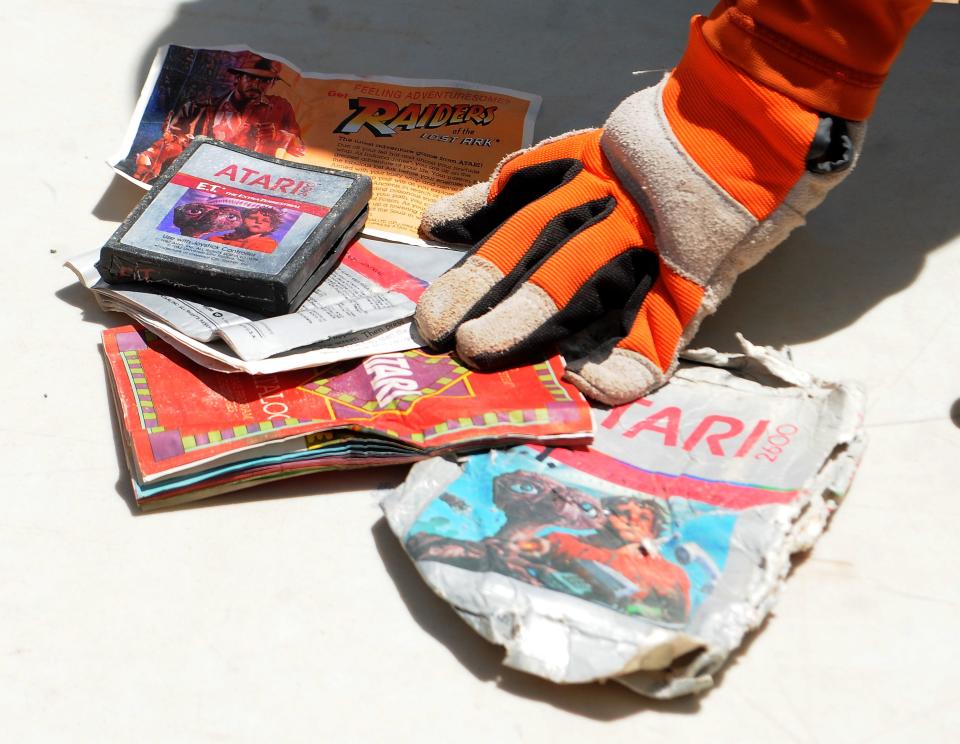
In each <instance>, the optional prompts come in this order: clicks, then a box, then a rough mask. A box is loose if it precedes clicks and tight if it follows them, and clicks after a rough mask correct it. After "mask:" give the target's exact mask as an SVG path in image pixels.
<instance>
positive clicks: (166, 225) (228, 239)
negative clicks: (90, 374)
mask: <svg viewBox="0 0 960 744" xmlns="http://www.w3.org/2000/svg"><path fill="white" fill-rule="evenodd" d="M371 190H372V187H371V181H370V179H369V178H368V177H367V176H363V175H360V174H358V173H351V172H349V171H341V170H334V169H331V168H320V167H317V166H312V165H306V164H303V163H293V162H290V161H287V160H280V159H278V158H273V157H270V156H268V155H262V154H259V153H255V152H252V151H250V150H246V149H244V148H241V147H237V146H236V145H230V144H227V143H223V142H218V141H216V140H212V139H209V138H205V137H198V138H196V139H195V140H194V141H193V143H192V144H191V145H190V146H189V147H188V148H187V149H186V150H184V151H183V153H182V154H181V155H180V156H179V157H178V158H177V159H176V160H175V161H174V162H173V163H171V164H170V166H169V167H168V168H167V169H166V170H165V171H164V172H163V174H162V175H161V176H160V178H158V179H157V180H156V181H155V182H154V185H153V188H152V189H151V190H150V192H149V193H148V194H147V196H145V197H144V198H143V200H142V201H141V202H140V203H139V204H138V205H137V207H136V209H134V210H133V212H132V213H131V214H130V215H129V216H128V217H127V219H126V220H124V222H123V224H122V225H120V227H119V228H118V229H117V231H116V232H115V233H114V234H113V235H112V236H111V238H110V239H109V240H108V241H107V243H106V245H104V247H103V249H102V250H101V252H100V261H99V262H98V263H97V270H98V271H99V272H100V275H101V276H102V277H103V278H104V280H105V281H107V282H111V283H127V282H136V283H148V284H157V285H163V286H166V287H173V288H175V289H177V290H180V291H182V292H185V293H188V294H192V295H203V296H207V297H213V298H216V299H218V300H221V301H223V302H227V303H229V304H233V305H237V306H240V307H246V308H250V309H252V310H256V311H257V312H260V313H263V314H264V315H280V314H284V313H289V312H292V311H294V310H296V309H297V307H299V306H300V304H301V303H303V301H304V300H305V299H306V298H307V297H308V296H309V295H310V294H311V293H312V292H313V290H314V289H316V287H317V285H318V284H319V283H320V282H321V281H322V280H323V279H324V277H326V276H327V274H329V273H330V271H331V270H332V269H333V268H334V266H335V265H336V263H337V260H338V259H339V258H340V255H341V254H342V253H343V251H344V250H345V249H346V247H347V245H348V244H349V243H350V242H351V241H352V240H353V239H354V238H355V237H356V236H357V235H358V234H359V232H360V230H361V229H362V227H363V224H364V222H365V220H366V217H367V212H368V207H367V202H368V201H369V200H370V195H371Z"/></svg>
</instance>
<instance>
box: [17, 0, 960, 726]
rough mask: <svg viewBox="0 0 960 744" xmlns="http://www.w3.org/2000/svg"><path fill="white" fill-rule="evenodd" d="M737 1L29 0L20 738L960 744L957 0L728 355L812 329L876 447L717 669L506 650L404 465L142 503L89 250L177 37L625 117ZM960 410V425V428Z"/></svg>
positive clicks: (766, 270) (20, 440)
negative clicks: (534, 658) (455, 569)
mask: <svg viewBox="0 0 960 744" xmlns="http://www.w3.org/2000/svg"><path fill="white" fill-rule="evenodd" d="M707 9H708V6H707V5H706V4H703V5H701V4H699V3H693V2H679V1H678V0H660V1H658V2H639V1H638V0H616V1H609V2H580V3H574V2H565V1H563V0H556V2H537V3H527V2H518V1H517V0H472V1H470V2H465V1H464V0H452V1H448V2H426V1H425V0H405V2H394V1H393V0H376V1H371V2H367V1H364V0H356V1H354V2H345V3H334V2H323V1H318V2H307V1H306V0H261V1H259V2H227V1H226V0H197V1H196V2H185V3H178V2H174V1H173V0H154V1H153V2H149V3H147V2H142V1H141V0H69V1H68V0H34V1H33V2H27V3H13V2H6V3H3V8H2V10H0V20H2V24H0V33H2V35H3V48H4V54H3V58H4V60H5V62H6V64H5V76H4V81H5V90H6V94H5V96H4V103H3V114H2V116H0V142H2V147H3V157H2V163H3V177H2V178H0V192H2V198H0V204H2V205H3V208H2V212H3V222H4V224H6V228H5V231H4V235H5V236H6V238H5V241H4V243H5V249H4V252H3V261H4V265H5V266H6V267H7V268H6V270H5V271H4V276H5V279H4V282H3V286H4V291H3V295H2V296H3V298H4V300H5V301H6V305H5V310H4V312H3V314H2V316H3V320H4V323H3V332H2V338H3V347H2V348H3V352H2V359H3V363H2V372H0V381H2V382H0V395H2V400H3V408H4V411H5V414H4V416H5V417H4V424H3V425H2V426H0V437H2V439H0V443H2V447H0V484H2V495H3V504H4V508H3V511H2V515H0V730H2V734H0V737H2V739H3V740H4V741H17V742H20V741H46V740H56V741H95V742H103V741H132V740H137V741H159V742H169V741H178V742H179V741H230V742H234V741H266V740H272V741H397V742H406V741H410V742H422V741H439V740H443V741H480V742H486V741H494V740H499V741H531V742H540V741H571V742H572V741H576V742H581V741H610V742H613V741H625V742H626V741H629V742H637V741H642V740H649V737H651V736H655V737H657V740H659V741H678V742H685V741H714V742H725V741H734V742H743V741H756V742H780V741H784V742H790V741H796V742H838V741H842V742H886V741H891V742H892V741H898V742H899V741H902V740H908V741H916V742H921V741H922V742H930V741H957V740H958V739H957V738H956V737H957V735H958V734H957V732H958V730H960V686H958V683H957V670H958V669H960V651H958V649H960V643H958V641H957V637H958V631H960V619H958V614H957V603H958V600H960V581H958V575H960V560H958V556H960V534H958V526H960V498H958V497H960V493H958V481H960V428H958V425H960V403H958V402H957V401H958V399H960V332H958V322H957V314H958V311H960V299H958V298H960V237H958V233H960V207H958V199H957V197H958V194H960V191H958V189H957V183H958V180H957V174H958V173H960V146H958V142H960V105H958V100H960V99H958V96H957V90H958V88H957V80H958V79H960V55H958V53H957V49H958V47H957V41H958V39H960V11H958V10H957V8H956V6H951V5H938V6H934V7H933V9H932V10H931V11H930V13H929V14H928V15H927V16H926V17H925V18H924V19H923V20H922V22H921V23H920V25H919V26H918V27H917V28H916V30H915V32H914V34H913V35H912V37H911V38H910V40H909V42H908V45H907V48H906V50H905V52H904V53H903V56H902V58H901V61H900V63H899V64H898V65H897V67H896V68H895V70H894V72H893V74H892V76H891V78H890V80H889V83H888V85H887V87H886V89H885V91H884V93H883V95H882V97H881V100H880V104H879V106H878V107H877V110H876V114H875V117H874V121H872V122H871V131H870V134H869V137H868V142H867V148H866V155H865V157H864V159H863V161H862V165H861V167H860V168H858V170H857V172H856V173H855V174H854V175H853V176H852V177H851V178H850V179H849V180H848V181H847V182H846V183H845V184H844V185H843V186H842V187H841V188H840V189H839V190H838V191H837V192H836V193H835V194H834V195H832V197H831V199H830V200H828V202H827V203H826V204H825V205H824V206H823V207H822V208H821V209H820V210H819V211H818V212H816V213H815V214H814V215H813V217H812V219H811V220H810V224H809V226H808V227H807V228H805V229H804V230H802V231H800V232H798V233H797V234H795V235H794V236H792V237H791V238H790V240H789V241H788V242H787V243H786V244H785V245H783V246H782V247H780V248H779V249H778V250H777V251H776V252H775V253H774V255H772V256H771V257H770V258H768V259H767V260H766V261H765V262H764V263H763V264H761V265H760V266H759V267H758V268H756V269H754V270H753V271H751V272H749V273H748V274H747V275H746V276H745V277H744V278H743V279H742V280H741V282H740V283H739V285H738V286H737V288H736V290H735V291H734V296H733V297H732V298H731V299H730V300H729V301H728V302H727V303H726V305H725V306H724V307H723V308H722V309H721V311H720V313H719V314H718V315H717V316H716V317H715V318H714V319H712V320H710V321H709V322H708V323H707V324H706V325H705V327H704V329H703V331H702V332H701V336H700V341H702V342H704V343H709V344H711V345H715V346H720V347H723V348H727V349H733V348H734V342H733V333H734V332H735V331H738V330H739V331H742V332H743V333H744V334H745V335H746V336H747V337H748V338H750V339H751V340H753V341H754V342H757V343H766V344H790V345H792V346H793V347H794V349H795V353H796V357H797V359H798V361H799V362H800V363H801V365H804V366H806V367H807V368H809V369H812V370H813V371H815V372H817V373H819V374H822V375H824V376H829V377H835V378H853V379H858V380H861V381H862V382H863V383H864V384H865V385H866V387H867V390H868V393H869V397H870V403H869V411H868V418H867V423H868V428H869V432H870V445H869V448H868V451H867V455H866V458H865V460H864V462H863V465H862V467H861V469H860V473H859V475H858V476H857V479H856V482H855V484H854V487H853V489H852V491H851V493H850V495H849V498H848V500H847V502H846V503H845V504H844V506H843V508H842V509H841V510H840V511H839V512H838V513H837V515H836V517H835V518H834V520H833V523H832V525H831V527H830V529H829V530H828V532H827V533H826V535H825V536H824V537H823V538H822V539H821V541H820V542H819V543H818V544H817V546H816V548H815V549H814V550H813V552H812V553H811V554H810V555H809V557H807V558H806V559H805V560H803V561H802V562H801V563H800V565H799V566H798V567H797V568H796V570H795V571H794V572H793V574H792V575H791V577H790V579H789V580H788V581H787V584H786V588H785V591H784V592H783V594H782V598H781V600H780V602H779V604H778V606H777V608H776V611H775V613H774V615H773V616H772V617H771V618H770V620H769V621H768V622H767V623H765V625H764V626H763V627H762V628H761V630H760V632H758V633H756V634H754V635H752V636H751V637H750V638H749V639H748V641H747V642H746V644H745V647H744V649H743V651H742V653H739V654H738V655H737V656H736V657H734V659H733V660H732V662H731V663H730V665H729V667H728V669H727V671H726V672H725V673H724V674H723V675H722V677H721V679H720V680H719V684H718V686H717V687H716V688H714V689H713V690H712V691H710V692H709V693H707V694H705V695H703V696H701V697H699V698H697V699H687V700H681V701H678V702H673V703H651V702H649V701H646V700H644V699H642V698H639V697H637V696H634V695H633V694H631V693H629V692H628V691H626V690H625V689H623V688H621V687H620V686H618V685H616V684H607V685H600V684H595V685H580V686H570V687H558V686H555V685H552V684H550V683H547V682H544V681H541V680H539V679H536V678H533V677H530V676H527V675H524V674H522V673H519V672H514V671H511V670H508V669H504V668H502V667H501V665H500V656H501V654H500V651H499V650H498V649H497V648H495V647H493V646H490V645H488V644H486V643H485V642H484V641H482V640H481V639H480V638H479V637H477V636H475V635H474V634H473V632H472V631H470V630H469V629H468V628H467V627H466V625H464V624H463V623H462V622H461V621H460V620H459V619H458V618H457V617H456V616H455V615H454V613H453V612H452V611H451V610H450V609H449V608H448V607H447V606H446V605H445V604H444V603H443V602H441V601H440V600H438V599H436V598H435V597H434V596H433V595H432V594H431V593H430V592H429V591H428V590H427V589H426V588H425V586H424V585H423V584H422V583H421V581H420V580H419V578H418V576H417V574H416V572H415V570H414V569H413V567H412V566H411V564H410V562H409V561H408V560H407V558H406V557H405V555H404V553H403V552H402V550H401V549H400V547H399V545H398V543H397V541H396V540H395V539H394V538H393V536H392V535H391V534H390V532H389V530H388V529H387V527H386V525H385V523H384V521H383V520H382V518H381V516H380V511H379V508H378V506H377V495H376V493H375V491H376V489H377V488H380V487H383V486H385V485H390V484H395V483H397V482H398V481H399V480H400V479H401V478H402V477H403V473H404V471H403V469H391V470H382V471H366V472H362V473H354V474H350V475H335V474H334V475H327V476H322V477H310V478H305V479H301V480H297V481H292V482H288V483H286V484H282V485H277V486H270V487H265V488H261V489H257V490H253V491H250V492H247V493H245V494H244V495H243V496H239V497H233V498H222V499H218V500H216V501H215V502H213V503H211V504H209V505H205V506H199V507H195V508H184V509H178V510H171V511H167V512H163V513H155V514H149V515H145V516H141V515H139V514H137V513H136V509H135V508H133V507H131V496H130V488H129V484H128V479H127V478H128V476H127V473H126V468H125V466H124V463H123V457H122V453H121V449H120V442H119V439H118V431H117V427H116V425H115V424H114V422H113V420H112V409H111V404H110V401H109V397H108V388H107V384H106V381H105V376H104V369H103V363H102V361H101V357H100V351H99V349H98V343H99V337H100V332H101V331H102V329H103V328H105V327H109V326H115V325H120V324H123V323H124V322H125V319H124V318H123V317H122V316H119V315H113V314H106V313H103V312H101V311H99V310H98V309H97V307H96V306H95V304H94V302H93V301H92V299H91V298H90V297H89V296H88V295H87V294H86V293H85V291H84V290H82V289H81V288H79V286H78V285H77V284H76V283H75V282H74V280H73V276H72V274H70V272H68V271H67V270H66V269H64V268H62V266H61V264H62V262H63V261H64V260H65V259H66V258H67V257H69V256H71V255H73V254H75V253H79V252H82V251H86V250H89V249H92V248H96V247H99V246H100V245H101V244H102V242H103V241H104V240H105V239H106V238H107V237H108V236H109V235H110V234H111V232H112V231H113V229H114V227H115V226H116V224H117V223H118V222H119V221H120V220H121V219H122V218H123V217H124V216H125V215H126V213H127V212H128V211H129V209H130V208H131V207H132V206H133V205H134V203H135V202H136V200H137V199H138V198H139V196H140V195H141V192H140V191H139V190H138V189H137V188H136V187H134V186H131V185H130V184H128V183H126V182H124V181H122V180H121V179H119V178H117V177H115V176H114V175H113V174H112V172H111V171H110V170H109V169H108V168H107V166H106V165H105V164H104V161H105V159H106V157H107V156H109V155H110V154H111V153H112V152H113V151H114V149H115V148H116V147H117V145H118V144H119V141H120V138H121V136H122V135H123V132H124V129H125V127H126V125H127V120H128V117H129V115H130V113H131V111H132V108H133V105H134V102H135V100H136V96H137V94H138V91H139V87H140V84H141V82H142V79H143V77H144V75H145V73H146V69H147V66H148V64H149V60H150V59H151V58H152V56H153V53H154V50H155V48H156V46H157V45H158V44H160V43H166V42H180V43H186V44H202V43H209V44H225V43H248V44H250V45H252V46H253V47H255V48H257V49H260V50H263V51H267V52H274V53H276V54H279V55H281V56H284V57H286V58H288V59H290V60H291V61H293V62H295V63H297V64H298V65H299V66H301V68H302V69H305V70H311V71H319V72H338V73H352V74H381V75H396V76H406V77H416V76H421V77H434V78H438V77H439V78H448V79H463V80H472V81H476V82H482V83H487V84H492V85H501V86H505V87H509V88H515V89H519V90H526V91H530V92H535V93H539V94H541V95H542V96H543V109H542V112H541V115H540V118H539V121H538V123H537V129H536V133H537V137H538V138H541V137H545V136H549V135H554V134H558V133H560V132H562V131H565V130H568V129H573V128H582V127H585V126H591V125H595V124H599V123H600V122H602V121H603V119H604V117H605V115H606V113H607V112H609V111H610V110H611V109H612V108H613V106H614V105H615V104H616V103H617V102H618V101H619V100H621V99H622V98H623V97H624V96H625V95H627V94H628V93H630V92H631V91H632V90H634V89H636V88H638V87H642V86H643V85H644V84H646V83H647V82H653V80H654V79H655V77H656V76H657V75H658V73H654V74H653V77H636V76H632V75H631V72H632V71H634V70H648V69H663V68H667V67H670V66H672V65H673V64H674V63H675V62H676V60H677V58H678V55H679V53H680V51H681V49H682V46H683V44H684V42H685V38H686V33H687V19H688V18H689V16H690V14H691V13H692V12H693V11H695V10H702V11H706V10H707ZM951 408H952V409H953V419H952V420H951Z"/></svg>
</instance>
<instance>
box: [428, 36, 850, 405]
mask: <svg viewBox="0 0 960 744" xmlns="http://www.w3.org/2000/svg"><path fill="white" fill-rule="evenodd" d="M700 23H702V19H694V23H693V27H692V29H691V36H690V42H689V45H688V48H687V51H686V53H685V55H684V58H683V60H682V61H681V63H680V64H679V65H678V67H677V68H676V69H675V70H674V71H673V72H672V73H671V74H670V75H669V76H668V77H667V78H665V79H664V81H663V82H661V83H660V84H659V85H657V86H655V87H653V88H649V89H647V90H643V91H640V92H639V93H636V94H634V95H632V96H630V97H629V98H627V99H626V100H625V101H624V102H623V103H622V104H620V106H619V107H618V108H617V109H616V110H615V111H614V112H613V114H612V115H611V116H610V118H609V119H608V120H607V122H606V124H605V125H604V127H603V128H602V129H594V130H588V131H582V132H573V133H570V134H567V135H562V136H560V137H556V138H554V139H551V140H547V141H545V142H542V143H541V144H539V145H537V146H536V147H533V148H531V149H529V150H525V151H521V152H518V153H515V154H514V155H511V156H508V157H507V158H506V159H505V160H504V161H503V162H502V163H501V164H500V166H499V167H498V169H497V171H496V172H495V173H494V175H493V177H492V178H491V179H490V181H489V182H488V183H483V184H477V185H475V186H472V187H470V188H468V189H465V190H464V191H461V192H459V193H457V194H454V195H452V196H450V197H447V198H446V199H443V200H441V201H440V202H438V203H437V204H435V205H433V206H432V207H431V208H430V209H429V210H428V211H427V213H426V215H425V216H424V219H423V223H422V226H421V230H422V231H423V233H424V234H425V235H426V236H428V237H430V238H433V239H436V240H439V241H442V242H447V243H453V244H467V245H470V246H473V247H472V250H471V251H470V252H469V253H468V255H467V256H466V257H465V259H464V260H463V261H462V262H461V263H460V264H458V266H457V267H455V268H453V269H452V270H450V271H449V272H447V273H446V274H444V275H443V276H442V277H440V278H439V279H438V280H437V281H435V282H434V283H433V284H432V285H431V286H430V287H429V288H428V289H427V291H426V292H424V294H423V296H422V298H421V300H420V303H419V305H418V307H417V312H416V322H417V327H418V329H419V331H420V333H421V335H422V336H423V337H424V339H425V340H426V341H427V342H428V343H429V344H430V345H431V346H434V347H438V348H439V347H446V346H450V345H452V344H453V343H455V344H456V348H457V351H458V353H459V355H460V356H461V358H462V359H463V360H464V361H466V362H467V363H468V364H471V365H474V366H477V367H479V368H482V369H483V368H497V367H504V366H508V365H513V364H519V363H523V362H525V361H528V360H531V359H534V358H537V357H542V356H543V355H544V354H547V353H550V352H551V351H552V350H553V349H555V348H559V349H560V350H561V351H562V352H563V354H564V356H565V358H566V361H567V372H566V376H567V378H568V379H569V380H571V381H572V382H573V383H574V384H575V385H577V387H579V388H580V389H581V390H582V391H583V392H584V393H585V394H586V395H588V396H589V397H591V398H594V399H596V400H599V401H601V402H603V403H607V404H610V405H619V404H623V403H627V402H629V401H632V400H634V399H636V398H638V397H640V396H642V395H644V394H645V393H646V392H648V391H649V390H651V389H652V388H655V387H657V386H659V385H661V384H662V383H663V382H665V381H666V379H667V378H668V377H669V375H670V374H671V373H672V372H673V370H674V368H675V367H676V364H677V354H678V353H679V351H680V350H681V349H682V348H683V347H684V346H685V345H686V344H687V343H688V342H689V341H690V339H691V338H692V337H693V335H694V333H695V332H696V330H697V328H698V327H699V325H700V322H701V321H702V320H703V318H704V317H706V316H707V315H709V314H710V313H712V312H714V310H715V309H716V308H717V305H718V304H719V303H720V301H721V300H723V299H724V298H725V297H726V296H727V294H728V293H729V292H730V289H731V287H732V285H733V282H734V280H735V279H736V277H737V276H738V275H739V274H740V273H741V272H743V271H744V270H746V269H748V268H750V267H751V266H753V265H754V264H755V263H756V262H757V261H759V260H760V259H761V258H762V257H763V256H764V255H766V254H767V253H768V252H769V251H770V250H771V249H772V248H773V247H774V246H775V245H776V244H777V243H779V242H781V241H782V240H783V239H784V238H785V237H786V236H787V234H788V233H789V232H790V231H791V230H792V229H793V228H795V227H797V226H798V225H800V224H802V223H803V221H804V220H803V216H804V215H805V214H806V213H807V212H808V211H809V210H810V209H812V208H813V207H814V206H816V205H817V204H819V203H820V202H821V201H822V200H823V198H824V196H825V195H826V193H827V191H828V190H829V189H830V188H831V187H833V186H834V185H836V184H837V183H838V182H839V181H840V180H841V179H842V178H843V177H844V176H845V175H846V173H847V172H848V171H849V167H848V166H850V165H852V163H853V161H854V159H855V155H856V153H857V151H858V150H859V147H860V144H861V141H862V137H863V133H864V129H865V127H864V126H863V125H862V124H855V123H848V122H845V121H843V120H840V119H835V118H830V117H825V116H820V115H818V114H817V113H816V112H814V111H812V110H810V109H808V108H806V107H804V106H802V105H801V104H799V103H797V102H795V101H793V100H792V99H789V98H787V97H786V96H785V95H783V94H781V93H779V92H777V91H775V90H773V89H771V88H768V87H766V86H764V85H762V84H760V83H759V82H757V81H755V80H752V79H751V78H749V77H748V76H747V75H746V74H745V73H744V72H743V71H741V70H740V69H739V68H736V67H734V66H733V65H731V64H730V63H729V62H727V61H726V60H724V59H723V58H722V57H721V56H720V55H718V54H717V53H716V52H715V51H714V50H713V49H712V48H711V47H709V46H708V45H707V43H706V42H705V41H704V39H703V37H702V34H701V33H700Z"/></svg>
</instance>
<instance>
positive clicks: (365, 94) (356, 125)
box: [110, 45, 540, 242]
mask: <svg viewBox="0 0 960 744" xmlns="http://www.w3.org/2000/svg"><path fill="white" fill-rule="evenodd" d="M539 106H540V98H539V96H534V95H531V94H527V93H521V92H519V91H514V90H508V89H505V88H497V87H492V86H485V85H477V84H474V83H464V82H459V81H451V80H409V79H401V78H392V77H391V78H387V77H383V78H372V77H362V78H361V77H357V76H353V75H329V74H318V73H309V72H301V71H300V70H299V69H298V68H297V67H296V66H294V65H293V64H292V63H291V62H289V61H287V60H284V59H282V58H280V57H277V56H276V55H270V54H261V53H259V52H255V51H252V50H250V49H248V48H246V47H242V46H230V47H218V48H206V49H199V48H190V47H185V46H176V45H171V46H166V47H162V48H161V49H160V50H159V51H158V52H157V56H156V58H155V60H154V63H153V66H152V68H151V70H150V73H149V75H148V77H147V80H146V82H145V84H144V88H143V92H142V94H141V97H140V100H139V102H138V104H137V108H136V111H135V112H134V115H133V118H132V121H131V124H130V127H129V129H128V131H127V134H126V137H125V138H124V142H123V144H122V145H121V147H120V151H119V152H117V153H116V154H115V155H114V156H113V158H111V161H110V162H111V165H113V167H114V168H115V169H116V170H117V171H118V172H119V173H121V174H123V175H124V176H126V177H127V178H130V179H131V180H134V181H136V182H138V183H140V184H141V185H148V184H150V182H151V181H153V180H154V179H156V178H157V177H158V176H159V174H160V173H161V171H162V170H163V169H164V167H166V165H167V164H168V163H170V162H171V161H172V160H173V159H175V158H176V157H177V155H179V154H180V153H181V152H182V151H183V150H184V149H185V148H186V147H187V145H188V144H189V143H190V141H191V140H192V139H193V138H194V137H196V136H198V135H202V136H207V137H213V138H214V139H218V140H221V141H224V142H229V143H231V144H235V145H240V146H241V147H245V148H247V149H250V150H253V151H255V152H258V153H264V154H267V155H270V156H273V157H280V158H286V159H291V160H296V161H300V162H304V163H310V164H312V165H321V166H325V167H330V168H337V169H341V170H348V171H354V172H357V173H363V174H365V175H368V176H370V177H371V178H372V179H373V182H374V189H373V191H374V196H373V199H372V200H371V202H370V216H369V219H368V220H367V225H366V228H365V232H367V233H368V234H370V235H375V236H377V237H385V238H388V239H392V240H398V239H399V240H404V241H407V242H411V241H412V242H418V237H417V227H418V225H419V222H420V216H421V215H422V214H423V211H424V209H425V208H426V207H427V206H428V205H429V204H430V203H432V202H434V201H436V200H437V199H438V198H439V197H440V196H443V195H445V194H450V193H453V192H455V191H458V190H460V189H462V188H464V187H466V186H470V185H472V184H474V183H476V182H478V181H483V180H486V179H487V178H488V177H489V176H490V174H491V173H492V172H493V169H494V168H495V167H496V165H497V163H499V162H500V161H501V160H502V159H503V158H504V156H506V155H508V154H509V153H511V152H514V151H516V150H518V149H521V148H523V147H527V146H529V145H530V143H531V141H532V137H533V123H534V120H535V119H536V115H537V111H538V109H539Z"/></svg>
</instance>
